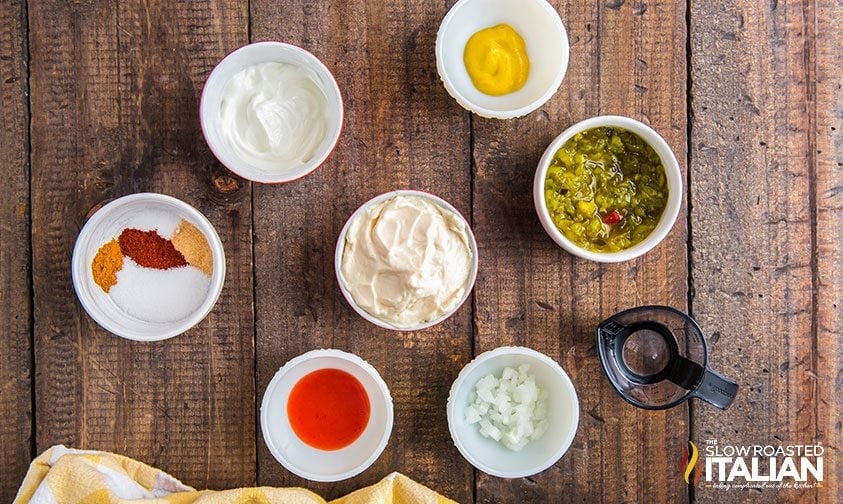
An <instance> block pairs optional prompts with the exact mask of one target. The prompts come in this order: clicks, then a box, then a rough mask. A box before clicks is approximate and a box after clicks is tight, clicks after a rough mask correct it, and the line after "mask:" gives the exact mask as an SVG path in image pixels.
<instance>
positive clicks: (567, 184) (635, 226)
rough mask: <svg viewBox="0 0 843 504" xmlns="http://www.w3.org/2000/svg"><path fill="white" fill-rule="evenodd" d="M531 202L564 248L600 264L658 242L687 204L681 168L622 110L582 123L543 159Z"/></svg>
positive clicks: (632, 254) (555, 142) (561, 137)
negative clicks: (617, 114) (683, 204)
mask: <svg viewBox="0 0 843 504" xmlns="http://www.w3.org/2000/svg"><path fill="white" fill-rule="evenodd" d="M533 202H534V204H535V207H536V212H537V213H538V216H539V221H541V224H542V227H544V229H545V231H546V232H547V234H548V235H550V237H551V238H552V239H553V241H555V242H556V243H557V244H558V245H559V246H560V247H562V248H564V249H565V250H566V251H568V252H570V253H571V254H574V255H576V256H579V257H582V258H584V259H589V260H592V261H597V262H607V263H611V262H621V261H627V260H630V259H634V258H636V257H639V256H641V255H642V254H644V253H646V252H647V251H649V250H651V249H652V248H653V247H655V246H656V245H658V244H659V243H660V242H661V241H662V240H663V239H664V237H665V236H667V233H668V232H669V231H670V229H671V228H672V227H673V224H674V222H676V217H677V216H678V214H679V208H680V206H681V205H682V171H681V170H680V168H679V163H678V162H677V160H676V156H674V154H673V151H672V150H671V149H670V146H669V145H668V144H667V142H666V141H665V140H664V138H662V137H661V135H659V134H658V133H656V132H655V131H654V130H653V129H652V128H650V127H649V126H647V125H645V124H643V123H641V122H639V121H636V120H634V119H630V118H628V117H621V116H600V117H593V118H591V119H586V120H585V121H582V122H579V123H577V124H575V125H573V126H571V127H570V128H568V129H567V130H565V131H564V132H562V134H561V135H559V136H558V137H556V139H555V140H553V142H551V143H550V145H549V146H548V148H547V150H545V152H544V155H543V156H542V158H541V160H540V161H539V165H538V168H537V169H536V175H535V178H534V180H533Z"/></svg>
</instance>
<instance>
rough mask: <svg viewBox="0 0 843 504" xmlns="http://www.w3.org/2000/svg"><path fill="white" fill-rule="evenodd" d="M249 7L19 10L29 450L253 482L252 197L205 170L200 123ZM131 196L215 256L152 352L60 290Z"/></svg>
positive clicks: (53, 6)
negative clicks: (87, 234)
mask: <svg viewBox="0 0 843 504" xmlns="http://www.w3.org/2000/svg"><path fill="white" fill-rule="evenodd" d="M246 5H247V4H246V3H245V2H241V3H239V4H234V3H230V2H221V1H197V2H178V3H176V2H165V1H153V2H138V1H127V2H123V1H121V2H113V1H112V2H106V1H86V2H61V1H44V2H33V3H32V4H31V5H30V12H29V14H30V15H29V21H30V25H29V26H30V45H31V54H32V60H31V67H32V75H33V78H32V117H33V122H32V165H33V169H32V194H33V202H32V204H33V229H32V235H33V249H34V265H33V267H34V273H35V285H34V289H35V357H36V370H37V371H36V384H35V385H36V394H37V397H36V409H37V412H38V425H37V447H38V450H39V451H41V450H44V449H46V448H47V447H49V446H50V445H53V444H57V443H64V444H67V445H70V446H73V447H78V448H95V449H104V450H113V451H116V452H119V453H122V454H125V455H128V456H131V457H136V458H138V459H140V460H143V461H144V462H147V463H150V464H152V465H154V466H157V467H160V468H161V469H164V470H166V471H168V472H171V473H172V474H174V475H176V476H177V477H179V478H181V479H182V480H183V481H185V482H186V483H188V484H191V485H195V486H198V487H212V488H220V487H232V486H238V485H246V484H250V483H254V480H255V463H256V462H255V417H254V374H253V371H254V366H253V363H254V343H253V334H254V324H253V306H252V271H251V208H250V194H251V189H250V185H249V184H246V183H244V182H243V181H241V180H237V179H234V178H232V177H231V175H230V174H229V173H228V172H227V171H226V170H225V169H223V168H222V167H221V166H220V165H219V164H218V163H217V162H216V161H215V160H214V159H213V157H212V156H211V154H210V152H209V151H208V149H207V147H206V146H205V143H204V141H203V139H202V135H201V132H200V128H199V124H198V112H197V109H198V102H199V93H200V91H201V88H202V84H203V82H204V79H205V77H206V75H207V73H208V72H209V71H210V69H211V68H212V67H213V65H214V64H215V63H216V62H217V61H218V60H219V59H220V58H221V57H222V56H224V55H225V54H226V53H227V52H228V51H230V50H232V49H234V48H235V47H237V46H239V45H242V44H243V43H245V42H246V40H247V34H248V19H247V16H248V11H247V7H246ZM139 191H155V192H163V193H167V194H171V195H174V196H176V197H178V198H181V199H183V200H185V201H187V202H188V203H190V204H193V205H194V206H196V207H197V208H198V209H199V210H200V211H202V212H203V213H204V214H205V215H206V216H207V217H208V218H209V219H210V220H211V222H212V223H214V225H215V226H216V228H217V231H218V232H219V235H220V237H221V238H222V241H223V244H224V247H225V251H226V255H227V279H226V286H225V288H224V290H223V293H222V296H221V297H220V299H219V301H218V303H217V305H216V307H215V308H214V310H213V311H212V313H211V314H210V315H209V316H208V317H207V318H206V319H205V320H204V321H203V322H202V323H200V324H199V325H198V326H197V327H196V328H194V329H192V330H190V331H188V332H187V333H185V334H184V335H182V336H179V337H176V338H174V339H171V340H168V341H165V342H159V343H148V344H144V343H138V342H132V341H128V340H123V339H121V338H118V337H115V336H113V335H111V334H108V333H106V332H104V331H103V330H101V329H100V328H99V327H98V326H97V325H96V324H95V323H94V322H93V321H92V320H91V319H89V318H88V317H87V315H86V314H85V313H84V312H83V310H82V309H81V307H80V305H79V304H78V302H77V300H76V296H75V295H74V292H73V289H72V286H71V278H70V266H69V262H70V256H71V249H72V247H73V243H74V240H75V238H76V234H77V233H78V231H79V229H80V227H81V225H82V224H83V222H84V220H85V216H86V214H87V213H88V212H89V211H90V210H91V209H92V208H93V207H94V206H95V205H98V204H100V203H101V202H103V201H105V200H108V199H111V198H115V197H119V196H122V195H125V194H129V193H134V192H139Z"/></svg>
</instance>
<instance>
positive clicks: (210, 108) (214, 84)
mask: <svg viewBox="0 0 843 504" xmlns="http://www.w3.org/2000/svg"><path fill="white" fill-rule="evenodd" d="M267 62H278V63H288V64H292V65H298V66H300V67H304V68H307V69H310V70H312V71H313V72H314V73H315V74H316V77H317V78H318V84H320V87H321V88H322V90H323V91H324V92H325V95H326V97H327V100H328V104H327V113H328V131H327V133H326V134H325V138H324V139H323V140H322V143H321V144H320V145H319V148H318V149H317V150H316V152H315V153H314V155H313V157H312V158H311V159H310V161H308V162H307V163H304V164H301V165H299V166H297V167H294V168H292V169H290V170H277V171H276V170H266V169H263V168H260V167H257V166H255V165H254V164H253V163H250V162H249V161H247V160H245V159H243V158H242V157H241V156H239V155H238V154H237V152H236V151H235V150H234V149H233V148H232V147H231V146H230V145H229V142H228V141H227V140H226V138H225V136H224V135H223V133H222V131H221V130H220V127H221V124H220V117H219V114H220V102H221V101H222V97H223V93H224V92H225V88H226V86H227V85H228V82H229V80H231V78H232V77H234V76H235V75H236V74H237V73H239V72H240V71H241V70H243V69H245V68H248V67H250V66H254V65H257V64H260V63H267ZM343 114H344V109H343V101H342V95H341V94H340V88H339V86H338V85H337V81H336V79H334V76H333V75H332V74H331V72H330V70H328V68H327V67H326V66H325V65H324V64H323V63H322V62H321V61H320V60H319V59H318V58H317V57H316V56H314V55H312V54H310V53H309V52H307V51H305V50H304V49H302V48H300V47H296V46H294V45H290V44H285V43H283V42H257V43H254V44H249V45H245V46H243V47H241V48H239V49H237V50H236V51H234V52H232V53H231V54H229V55H228V56H226V57H225V58H223V60H222V61H220V62H219V63H218V64H217V66H216V67H214V69H213V71H212V72H211V74H210V75H209V76H208V80H207V81H205V87H204V88H203V89H202V98H201V99H200V103H199V122H200V124H201V126H202V134H203V135H204V136H205V142H207V144H208V147H210V148H211V152H213V153H214V156H216V158H217V159H218V160H219V161H220V162H221V163H222V164H224V165H225V166H226V167H227V168H228V169H229V170H231V171H233V172H234V173H236V174H237V175H239V176H241V177H243V178H245V179H248V180H251V181H254V182H264V183H283V182H290V181H293V180H296V179H298V178H301V177H304V176H305V175H307V174H309V173H311V172H312V171H313V170H315V169H316V168H318V167H319V166H320V165H321V164H322V163H324V162H325V160H326V159H328V156H330V155H331V152H333V150H334V147H336V144H337V140H339V137H340V131H341V130H342V122H343Z"/></svg>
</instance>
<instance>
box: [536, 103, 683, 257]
mask: <svg viewBox="0 0 843 504" xmlns="http://www.w3.org/2000/svg"><path fill="white" fill-rule="evenodd" d="M600 126H613V127H616V128H622V129H625V130H628V131H632V132H633V133H635V134H637V135H638V136H640V137H641V138H643V139H644V141H646V142H647V143H648V144H650V146H651V147H652V148H653V150H655V151H656V154H658V155H659V157H660V158H661V161H662V165H664V170H665V175H666V177H667V186H668V191H669V194H668V197H667V205H666V206H665V208H664V211H663V212H662V217H661V220H659V223H658V225H657V226H656V228H655V229H654V230H653V232H652V233H650V235H649V236H647V238H645V239H644V240H643V241H641V242H640V243H638V244H636V245H633V246H632V247H630V248H628V249H626V250H621V251H620V252H592V251H590V250H585V249H583V248H581V247H579V246H578V245H576V244H575V243H574V242H572V241H571V240H569V239H568V238H567V237H566V236H565V234H564V233H562V231H560V230H559V228H557V227H556V224H554V223H553V219H551V218H550V212H549V211H548V210H547V203H546V202H545V199H544V184H545V178H547V169H548V168H549V167H550V162H551V161H552V160H553V156H555V155H556V151H558V150H559V149H560V148H561V147H562V145H564V144H565V142H567V141H568V140H569V139H570V138H571V137H573V136H574V135H576V134H577V133H579V132H581V131H585V130H588V129H591V128H597V127H600ZM533 203H534V205H535V207H536V212H537V213H538V215H539V221H541V223H542V227H544V230H545V231H547V234H549V235H550V237H551V238H552V239H553V241H555V242H556V243H557V244H558V245H559V246H560V247H562V248H563V249H565V250H567V251H568V252H569V253H571V254H573V255H575V256H579V257H582V258H583V259H589V260H592V261H597V262H604V263H616V262H622V261H628V260H630V259H635V258H636V257H639V256H641V255H643V254H645V253H646V252H648V251H649V250H650V249H652V248H653V247H655V246H656V245H658V244H659V243H660V242H661V241H662V240H663V239H664V237H665V236H667V233H668V232H669V231H670V229H671V228H672V227H673V224H674V222H676V217H677V216H678V215H679V208H680V207H681V206H682V171H681V170H680V168H679V162H678V161H676V156H674V155H673V151H672V150H670V146H669V145H667V142H666V141H665V140H664V138H662V137H661V135H659V134H658V133H656V132H655V130H653V129H652V128H650V127H649V126H647V125H646V124H644V123H641V122H639V121H636V120H635V119H630V118H629V117H622V116H599V117H592V118H591V119H586V120H584V121H580V122H578V123H576V124H574V125H573V126H571V127H570V128H568V129H566V130H565V131H563V132H562V134H561V135H559V136H558V137H556V138H555V139H554V140H553V142H551V143H550V145H549V146H548V147H547V150H545V151H544V155H543V156H542V158H541V160H540V161H539V165H538V168H537V169H536V176H535V178H534V179H533Z"/></svg>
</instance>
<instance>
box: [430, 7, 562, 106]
mask: <svg viewBox="0 0 843 504" xmlns="http://www.w3.org/2000/svg"><path fill="white" fill-rule="evenodd" d="M501 23H506V24H508V25H510V26H512V28H514V29H515V31H517V32H518V34H519V35H521V38H523V39H524V43H525V44H526V46H527V57H528V58H529V60H530V73H529V76H528V77H527V82H526V83H525V84H524V87H522V88H521V89H519V90H518V91H515V92H513V93H509V94H507V95H503V96H490V95H487V94H485V93H482V92H480V91H479V90H478V89H477V88H476V87H474V84H473V83H472V82H471V77H469V75H468V71H467V70H466V68H465V63H464V62H463V53H464V50H465V44H466V42H468V39H469V38H471V36H472V35H474V34H475V33H476V32H478V31H480V30H482V29H484V28H489V27H491V26H495V25H498V24H501ZM568 51H569V49H568V34H567V32H566V31H565V26H564V25H563V24H562V20H561V19H560V18H559V13H558V12H556V10H555V9H554V8H553V6H552V5H550V4H549V3H547V1H546V0H460V1H459V2H457V3H456V4H455V5H454V6H453V7H451V10H450V11H448V14H447V15H445V18H444V19H443V20H442V24H441V25H440V26H439V33H438V34H437V36H436V69H437V70H438V71H439V77H440V78H441V79H442V83H443V84H444V85H445V89H446V90H447V91H448V94H450V95H451V96H452V97H454V99H455V100H457V103H459V104H460V105H461V106H462V107H463V108H465V109H467V110H470V111H471V112H474V113H475V114H477V115H479V116H481V117H488V118H497V119H511V118H513V117H520V116H523V115H526V114H529V113H530V112H532V111H534V110H536V109H537V108H539V107H541V106H542V105H544V103H545V102H547V100H549V99H550V97H551V96H553V95H554V93H556V90H557V89H559V85H560V84H562V79H563V78H564V77H565V72H566V70H567V69H568Z"/></svg>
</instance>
